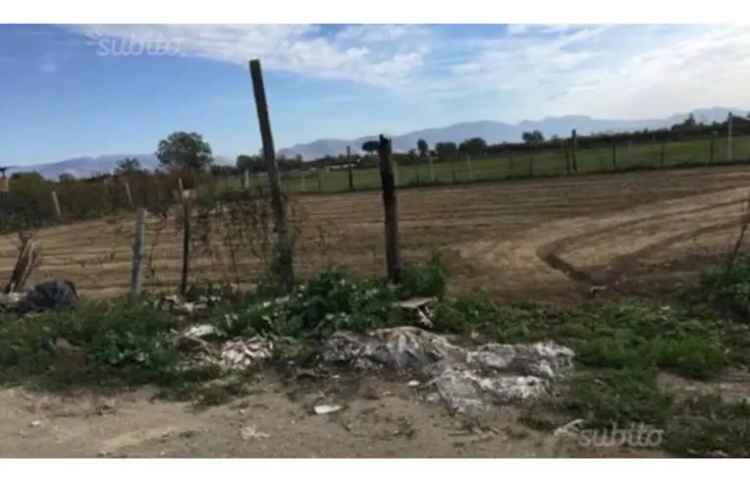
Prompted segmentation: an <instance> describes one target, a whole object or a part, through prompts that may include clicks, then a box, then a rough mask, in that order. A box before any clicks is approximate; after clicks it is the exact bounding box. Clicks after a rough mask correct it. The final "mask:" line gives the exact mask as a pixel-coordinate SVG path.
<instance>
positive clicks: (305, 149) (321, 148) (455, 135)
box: [8, 107, 748, 179]
mask: <svg viewBox="0 0 750 483" xmlns="http://www.w3.org/2000/svg"><path fill="white" fill-rule="evenodd" d="M730 112H733V113H735V114H737V115H747V113H748V110H746V109H729V108H726V107H711V108H703V109H695V110H693V111H691V112H689V113H680V114H674V115H672V116H669V117H665V118H654V119H639V120H624V119H619V120H618V119H597V118H592V117H589V116H561V117H546V118H544V119H541V120H539V121H522V122H519V123H516V124H509V123H504V122H498V121H475V122H463V123H459V124H452V125H450V126H445V127H439V128H432V129H423V130H419V131H413V132H409V133H405V134H401V135H395V136H392V141H393V149H394V150H395V151H403V152H405V151H409V150H410V149H415V148H416V146H417V141H418V140H419V139H424V140H425V141H427V143H428V144H429V145H430V146H434V145H435V143H438V142H455V143H460V142H462V141H464V140H465V139H468V138H471V137H481V138H484V140H485V141H487V142H488V143H490V144H496V143H502V142H519V141H521V136H522V134H523V133H524V132H527V131H533V130H539V131H541V132H542V133H543V134H544V135H545V137H551V136H555V135H557V136H560V137H567V136H570V132H571V130H572V129H576V131H577V133H578V134H581V135H586V134H591V133H596V132H618V131H619V132H623V131H634V130H641V129H658V128H663V127H669V126H672V125H674V124H677V123H680V122H682V121H684V120H685V119H687V117H688V116H689V115H690V114H692V115H693V116H694V117H695V120H696V121H698V122H703V123H712V122H714V121H716V122H723V121H725V120H726V119H727V116H728V114H729V113H730ZM376 137H377V135H376V134H373V135H369V136H362V137H359V138H356V139H318V140H316V141H312V142H309V143H304V144H295V145H294V146H291V147H288V148H285V149H281V150H280V151H279V155H280V156H286V157H289V158H290V157H295V156H298V155H299V156H302V158H303V159H305V160H311V159H316V158H321V157H323V156H336V155H339V154H344V153H346V147H347V146H351V149H352V153H355V154H356V153H360V152H361V148H362V144H363V143H364V142H365V141H369V140H372V139H376ZM125 157H134V158H137V159H138V160H139V161H140V162H141V165H142V166H143V167H144V168H147V169H154V168H156V167H157V166H158V165H159V161H158V159H157V158H156V156H155V155H154V154H119V155H104V156H96V157H90V156H84V157H79V158H72V159H65V160H62V161H57V162H53V163H46V164H36V165H27V166H18V167H12V168H10V169H9V170H8V173H9V174H11V173H13V172H17V171H37V172H39V173H40V174H41V175H42V176H44V177H45V178H49V179H57V178H58V177H59V176H60V175H61V174H63V173H68V174H72V175H73V176H75V177H77V178H80V177H87V176H91V175H92V174H95V173H105V172H112V171H113V170H114V169H115V167H116V165H117V162H118V161H120V160H122V159H123V158H125ZM216 159H217V162H218V163H219V164H233V160H231V159H229V158H226V157H223V156H217V157H216Z"/></svg>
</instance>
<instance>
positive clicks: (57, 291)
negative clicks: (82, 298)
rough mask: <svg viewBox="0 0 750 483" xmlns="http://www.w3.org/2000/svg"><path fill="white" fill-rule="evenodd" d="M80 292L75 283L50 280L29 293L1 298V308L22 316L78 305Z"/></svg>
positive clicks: (13, 293) (15, 293) (7, 295)
mask: <svg viewBox="0 0 750 483" xmlns="http://www.w3.org/2000/svg"><path fill="white" fill-rule="evenodd" d="M78 302H79V299H78V292H77V291H76V287H75V285H74V284H73V282H70V281H68V280H49V281H46V282H42V283H40V284H38V285H36V286H34V288H32V289H31V290H29V291H27V292H11V293H9V294H4V295H2V296H1V298H0V308H3V309H6V310H13V311H16V312H19V313H21V314H25V313H27V312H43V311H45V310H56V309H61V308H67V307H74V306H76V305H78Z"/></svg>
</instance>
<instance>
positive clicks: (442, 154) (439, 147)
mask: <svg viewBox="0 0 750 483" xmlns="http://www.w3.org/2000/svg"><path fill="white" fill-rule="evenodd" d="M435 152H436V153H437V155H438V158H440V160H441V161H447V160H449V159H452V158H455V157H456V153H458V147H457V146H456V143H437V144H436V145H435Z"/></svg>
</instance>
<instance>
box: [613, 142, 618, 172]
mask: <svg viewBox="0 0 750 483" xmlns="http://www.w3.org/2000/svg"><path fill="white" fill-rule="evenodd" d="M612 171H617V142H615V141H614V140H613V141H612Z"/></svg>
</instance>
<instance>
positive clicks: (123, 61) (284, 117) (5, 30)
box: [0, 25, 750, 165]
mask: <svg viewBox="0 0 750 483" xmlns="http://www.w3.org/2000/svg"><path fill="white" fill-rule="evenodd" d="M124 54H129V55H124ZM250 58H260V59H261V61H262V63H263V67H264V73H265V80H266V89H267V94H268V98H269V104H270V109H271V119H272V126H273V130H274V135H275V140H276V145H277V147H278V148H281V147H286V146H289V145H292V144H294V143H299V142H307V141H312V140H314V139H317V138H352V137H357V136H362V135H367V134H374V133H378V132H386V133H392V134H395V133H401V132H406V131H410V130H414V129H420V128H428V127H436V126H442V125H447V124H451V123H455V122H461V121H474V120H482V119H491V120H499V121H506V122H518V121H521V120H523V119H539V118H542V117H545V116H554V115H564V114H587V115H592V116H597V117H609V118H642V117H658V116H665V115H669V114H673V113H675V112H685V111H688V110H690V109H693V108H697V107H711V106H715V105H720V106H732V107H735V106H737V107H745V108H747V107H748V106H750V89H748V88H747V86H748V85H750V27H747V26H700V25H691V26H677V25H672V26H667V25H661V26H648V25H638V26H627V25H509V26H508V25H335V26H334V25H325V26H318V25H240V26H231V25H98V26H95V25H64V26H51V25H0V73H2V75H0V92H2V93H3V95H2V102H1V103H0V115H1V116H2V118H3V119H4V123H3V128H2V129H1V130H0V145H2V147H3V148H2V159H0V164H19V165H24V164H32V163H43V162H51V161H58V160H62V159H66V158H70V157H76V156H84V155H93V156H95V155H101V154H118V153H144V152H153V151H154V150H155V148H156V145H157V143H158V141H159V139H161V138H163V137H165V136H166V135H168V134H169V133H170V132H172V131H175V130H189V131H198V132H200V133H202V134H203V135H204V136H205V137H206V139H207V140H208V141H209V142H210V143H211V145H212V146H213V148H214V152H215V153H217V154H220V155H224V156H228V157H232V158H233V157H235V156H236V155H237V154H239V153H247V152H256V151H257V150H258V148H259V146H260V140H259V135H258V127H257V122H256V118H255V110H254V109H255V106H254V104H253V100H252V92H251V85H250V80H249V74H248V68H247V61H248V60H249V59H250Z"/></svg>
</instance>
